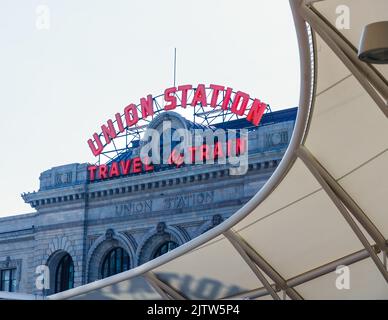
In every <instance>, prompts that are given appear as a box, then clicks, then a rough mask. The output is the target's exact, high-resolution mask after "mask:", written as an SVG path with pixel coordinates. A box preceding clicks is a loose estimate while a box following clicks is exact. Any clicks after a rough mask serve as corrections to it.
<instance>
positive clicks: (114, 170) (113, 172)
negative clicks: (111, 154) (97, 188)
mask: <svg viewBox="0 0 388 320" xmlns="http://www.w3.org/2000/svg"><path fill="white" fill-rule="evenodd" d="M113 176H115V177H118V176H120V171H119V164H118V163H117V162H112V164H111V166H110V170H109V178H112V177H113Z"/></svg>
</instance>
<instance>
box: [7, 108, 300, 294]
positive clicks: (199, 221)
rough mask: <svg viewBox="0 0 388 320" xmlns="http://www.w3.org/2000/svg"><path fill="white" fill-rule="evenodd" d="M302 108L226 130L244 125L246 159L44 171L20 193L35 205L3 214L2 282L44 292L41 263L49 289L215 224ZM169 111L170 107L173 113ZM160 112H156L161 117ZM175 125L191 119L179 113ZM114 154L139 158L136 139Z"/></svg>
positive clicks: (262, 168)
mask: <svg viewBox="0 0 388 320" xmlns="http://www.w3.org/2000/svg"><path fill="white" fill-rule="evenodd" d="M296 113H297V108H292V109H285V110H281V111H276V112H270V113H266V114H264V115H263V118H262V120H261V122H260V125H259V126H253V125H252V124H251V123H250V122H248V121H247V120H246V119H238V120H231V121H225V122H222V123H219V124H217V125H215V126H216V127H217V128H220V129H230V128H232V129H243V128H245V129H247V130H248V144H247V146H248V167H247V172H246V173H245V174H242V175H231V174H230V164H228V163H226V164H213V165H210V164H206V163H205V164H193V165H183V166H180V167H176V166H166V167H161V168H160V170H153V171H152V172H148V171H146V172H141V173H138V174H131V175H127V176H120V177H113V178H108V179H103V180H98V179H96V180H94V181H90V179H89V173H90V171H89V170H88V168H89V166H90V165H89V164H87V163H72V164H67V165H62V166H58V167H54V168H51V169H48V170H46V171H44V172H42V173H41V175H40V177H39V179H40V187H39V190H38V191H35V192H29V193H24V194H23V195H22V197H23V199H24V201H25V202H26V203H28V204H30V205H31V207H32V208H33V209H34V210H35V211H34V212H32V213H29V214H23V215H17V216H11V217H5V218H1V219H0V272H1V282H0V291H10V292H23V293H31V294H42V291H40V290H38V289H37V288H36V287H35V279H36V277H37V274H36V268H37V267H38V266H40V265H46V266H48V268H49V269H48V270H49V272H50V289H47V290H45V292H43V294H45V295H49V294H52V293H55V292H60V291H64V290H67V289H70V288H73V287H77V286H80V285H83V284H86V283H89V282H92V281H95V280H97V279H101V278H105V277H107V276H110V275H113V274H116V273H119V272H122V271H125V270H129V269H131V268H134V267H136V266H139V265H141V264H143V263H145V262H147V261H149V260H151V259H154V258H155V257H158V256H160V255H162V254H164V253H166V252H168V251H169V250H172V249H174V248H175V247H177V246H180V245H181V244H183V243H185V242H187V241H189V240H191V239H193V238H195V237H197V236H198V235H200V234H202V233H204V232H206V231H208V230H210V229H211V228H213V227H214V226H215V225H217V224H219V223H220V222H222V221H223V220H225V219H226V218H228V217H229V216H230V215H232V214H233V213H235V212H236V211H237V210H238V209H239V208H241V207H242V205H243V204H245V203H246V202H247V201H248V200H249V199H250V198H251V197H252V196H253V195H254V194H256V193H257V191H258V190H259V189H260V188H261V187H262V186H263V185H264V183H265V182H266V181H267V180H268V178H269V177H270V176H271V174H272V172H273V171H274V170H275V168H276V167H277V165H278V164H279V162H280V160H281V159H282V156H283V154H284V152H285V151H286V148H287V146H288V143H289V141H290V138H291V135H292V132H293V128H294V122H295V118H296ZM171 114H172V113H171ZM171 114H169V113H168V112H167V113H163V114H160V115H158V116H157V117H155V118H154V119H153V121H152V123H153V126H154V127H155V123H160V122H161V121H162V120H163V117H170V118H171V117H172V118H174V116H171ZM173 122H174V123H175V128H179V127H187V128H189V129H190V128H193V126H194V124H193V123H192V122H190V121H188V120H186V119H184V118H183V117H175V119H174V121H173ZM128 152H129V153H130V154H121V155H120V156H119V157H118V158H116V159H115V158H114V159H113V160H112V161H120V160H123V159H127V158H133V157H134V156H136V155H137V154H138V152H139V150H138V147H136V144H135V143H134V144H133V148H131V149H130V150H129V151H128Z"/></svg>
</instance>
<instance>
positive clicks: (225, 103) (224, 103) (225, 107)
mask: <svg viewBox="0 0 388 320" xmlns="http://www.w3.org/2000/svg"><path fill="white" fill-rule="evenodd" d="M232 90H233V89H232V88H229V87H228V88H226V92H225V96H224V100H223V101H222V105H221V108H222V109H223V110H228V105H229V100H230V96H231V95H232Z"/></svg>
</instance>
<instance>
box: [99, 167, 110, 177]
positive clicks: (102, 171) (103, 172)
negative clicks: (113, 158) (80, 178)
mask: <svg viewBox="0 0 388 320" xmlns="http://www.w3.org/2000/svg"><path fill="white" fill-rule="evenodd" d="M98 169H99V176H100V179H106V176H107V171H108V167H107V166H106V164H102V165H100V166H99V167H98Z"/></svg>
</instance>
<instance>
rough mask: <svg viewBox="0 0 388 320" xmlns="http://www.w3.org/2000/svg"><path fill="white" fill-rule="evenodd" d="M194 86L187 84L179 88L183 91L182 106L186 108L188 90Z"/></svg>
mask: <svg viewBox="0 0 388 320" xmlns="http://www.w3.org/2000/svg"><path fill="white" fill-rule="evenodd" d="M191 88H192V86H191V85H190V84H186V85H184V86H179V87H178V90H180V91H182V100H181V106H182V108H186V106H187V91H189V90H190V89H191Z"/></svg>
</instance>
